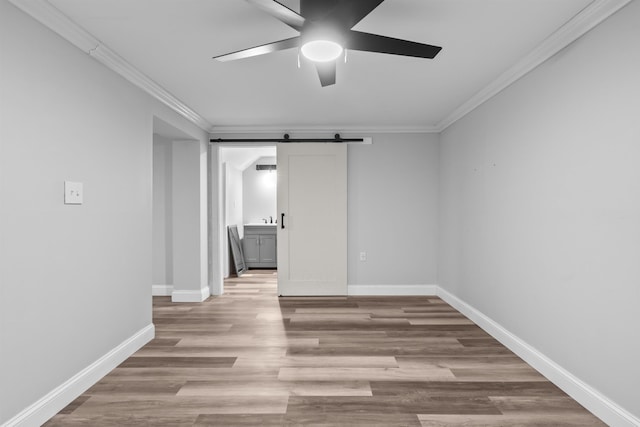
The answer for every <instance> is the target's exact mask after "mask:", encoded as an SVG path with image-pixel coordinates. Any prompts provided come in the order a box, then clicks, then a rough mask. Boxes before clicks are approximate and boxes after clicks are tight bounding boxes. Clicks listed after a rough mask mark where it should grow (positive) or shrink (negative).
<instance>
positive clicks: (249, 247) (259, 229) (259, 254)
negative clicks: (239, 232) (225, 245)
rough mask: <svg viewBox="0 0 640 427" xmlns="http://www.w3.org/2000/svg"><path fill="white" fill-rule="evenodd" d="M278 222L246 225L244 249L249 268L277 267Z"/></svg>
mask: <svg viewBox="0 0 640 427" xmlns="http://www.w3.org/2000/svg"><path fill="white" fill-rule="evenodd" d="M276 248H277V246H276V224H258V225H256V224H247V225H245V226H244V239H243V241H242V249H243V251H244V260H245V263H246V265H247V267H248V268H276V267H277V264H276V254H277V249H276Z"/></svg>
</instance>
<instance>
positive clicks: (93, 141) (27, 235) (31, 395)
mask: <svg viewBox="0 0 640 427" xmlns="http://www.w3.org/2000/svg"><path fill="white" fill-rule="evenodd" d="M0 43H1V45H0V50H1V52H2V74H1V76H0V100H1V104H0V117H2V126H0V141H1V142H0V201H1V202H0V282H1V283H0V348H1V351H0V423H3V422H4V421H7V420H8V419H10V418H11V417H13V416H14V415H16V414H17V413H19V412H20V411H22V410H23V409H25V408H26V407H28V406H29V405H31V404H33V403H34V402H36V401H37V400H38V399H40V398H41V397H43V396H44V395H46V394H47V393H49V392H50V391H52V390H53V389H54V388H56V387H58V386H60V385H61V384H62V383H64V382H65V381H67V380H69V379H70V378H71V377H72V376H74V375H75V374H77V373H79V372H80V371H81V370H82V369H84V368H86V367H87V366H89V365H90V364H92V363H94V362H95V361H96V360H98V359H99V358H100V357H102V356H104V355H105V354H107V353H108V352H109V351H110V350H112V349H113V348H115V347H116V346H118V345H119V344H121V343H122V342H123V341H124V340H126V339H128V338H129V337H131V336H132V335H134V334H135V333H137V332H138V331H140V330H141V329H143V328H145V327H147V326H148V325H150V323H151V277H152V253H151V245H152V237H151V236H152V232H151V228H152V221H151V218H152V132H153V129H152V126H153V125H152V123H153V117H154V116H158V117H162V119H163V120H164V121H166V122H168V123H171V124H173V125H174V126H176V127H179V128H182V129H183V130H184V131H185V132H188V133H190V134H192V135H194V138H197V139H201V140H202V141H204V140H205V138H206V135H205V134H204V133H203V132H202V131H200V130H199V129H197V128H196V127H195V126H192V125H191V124H189V123H187V122H186V121H185V120H183V119H182V118H180V117H178V116H177V115H176V114H175V113H173V112H172V111H170V110H169V109H168V108H166V107H164V106H163V105H160V104H159V103H158V102H156V101H155V100H153V99H151V98H150V97H149V96H147V95H145V94H143V93H142V92H141V91H140V90H138V89H136V88H134V87H133V86H132V85H131V84H130V83H128V82H126V81H125V80H124V79H122V78H121V77H119V76H117V75H116V74H114V73H113V72H111V71H109V70H107V69H106V68H105V67H104V66H103V65H100V64H99V63H97V62H96V61H94V60H93V59H91V58H89V57H88V56H87V54H86V53H83V52H81V51H80V50H78V49H77V48H75V47H73V46H71V45H70V44H68V43H67V42H65V41H63V40H62V39H61V38H60V37H58V36H57V35H55V34H53V33H52V32H50V31H49V30H47V29H45V28H44V27H43V26H42V25H40V24H38V23H37V22H36V21H34V20H33V19H31V18H29V17H27V16H26V15H25V14H23V13H22V12H19V11H18V10H17V9H15V8H14V7H13V6H11V5H9V4H8V2H6V1H2V2H0ZM65 180H73V181H81V182H83V183H84V193H85V194H84V204H83V205H80V206H68V205H67V206H65V205H64V204H63V198H62V194H63V192H62V190H63V182H64V181H65ZM205 219H206V218H205ZM205 266H206V264H205Z"/></svg>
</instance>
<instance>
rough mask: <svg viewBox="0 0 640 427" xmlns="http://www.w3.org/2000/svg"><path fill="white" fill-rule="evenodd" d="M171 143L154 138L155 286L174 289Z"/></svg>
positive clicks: (154, 136) (158, 137)
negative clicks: (170, 286) (168, 286)
mask: <svg viewBox="0 0 640 427" xmlns="http://www.w3.org/2000/svg"><path fill="white" fill-rule="evenodd" d="M171 152H172V143H171V139H169V138H165V137H162V136H160V135H153V280H152V281H153V284H154V285H173V212H172V207H173V197H172V188H173V187H172V184H171V183H172V181H173V178H172V176H173V174H172V166H171V165H172V163H173V157H172V155H171Z"/></svg>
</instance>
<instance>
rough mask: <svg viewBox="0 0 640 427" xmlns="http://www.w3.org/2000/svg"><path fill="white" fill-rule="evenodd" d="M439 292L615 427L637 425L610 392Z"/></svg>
mask: <svg viewBox="0 0 640 427" xmlns="http://www.w3.org/2000/svg"><path fill="white" fill-rule="evenodd" d="M436 288H437V294H438V296H439V297H440V298H442V299H443V300H444V301H445V302H446V303H448V304H449V305H451V306H452V307H453V308H455V309H456V310H458V311H459V312H461V313H462V314H464V315H465V316H467V317H468V318H469V319H470V320H472V321H473V322H474V323H475V324H477V325H478V326H480V327H481V328H482V329H484V330H485V331H486V332H487V333H488V334H489V335H491V336H492V337H494V338H495V339H496V340H498V341H500V342H501V343H502V344H503V345H504V346H505V347H507V348H508V349H510V350H511V351H513V352H514V353H515V354H517V355H518V356H520V357H521V358H522V359H523V360H524V361H525V362H527V363H528V364H529V365H531V366H532V367H533V368H535V369H536V370H537V371H538V372H540V373H541V374H542V375H544V376H545V377H547V379H549V381H551V382H552V383H554V384H555V385H557V386H558V387H560V388H561V389H562V390H563V391H564V392H565V393H567V394H568V395H569V396H571V397H572V398H573V399H575V400H576V401H577V402H578V403H580V404H581V405H582V406H584V407H585V408H587V410H589V411H590V412H591V413H593V414H594V415H596V416H597V417H598V418H600V419H601V420H602V421H604V422H605V423H607V424H608V425H610V426H613V427H634V426H635V427H637V426H640V419H638V418H636V417H635V416H634V415H632V414H631V413H629V412H628V411H626V410H625V409H623V408H621V407H620V406H618V405H617V404H616V403H615V402H613V401H611V400H610V399H609V398H607V397H606V396H604V395H602V394H601V393H600V392H598V391H597V390H595V389H594V388H593V387H591V386H589V385H587V384H585V383H584V382H583V381H581V380H580V379H579V378H577V377H576V376H574V375H573V374H571V373H570V372H568V371H567V370H565V369H564V368H563V367H561V366H560V365H558V364H557V363H555V362H554V361H553V360H551V359H549V358H548V357H547V356H545V355H544V354H542V353H541V352H539V351H538V350H536V349H535V348H533V347H532V346H530V345H529V344H527V343H526V342H525V341H523V340H522V339H520V338H519V337H517V336H516V335H514V334H512V333H511V332H509V331H508V330H507V329H505V328H504V327H503V326H502V325H500V324H499V323H497V322H495V321H494V320H492V319H491V318H489V317H487V316H486V315H484V314H483V313H481V312H480V311H478V310H476V309H475V308H474V307H472V306H471V305H469V304H467V303H466V302H464V301H462V300H461V299H460V298H458V297H456V296H455V295H453V294H452V293H450V292H448V291H447V290H445V289H443V288H442V287H440V286H436Z"/></svg>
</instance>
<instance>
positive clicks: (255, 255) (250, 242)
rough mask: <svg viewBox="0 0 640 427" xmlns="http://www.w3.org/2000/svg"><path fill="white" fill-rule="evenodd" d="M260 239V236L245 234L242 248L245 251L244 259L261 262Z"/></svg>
mask: <svg viewBox="0 0 640 427" xmlns="http://www.w3.org/2000/svg"><path fill="white" fill-rule="evenodd" d="M259 241H260V236H258V235H252V234H250V235H245V236H244V239H242V249H243V251H244V260H245V262H246V263H250V262H260V249H259V246H258V244H259V243H260V242H259Z"/></svg>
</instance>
